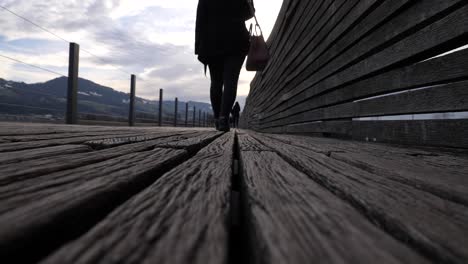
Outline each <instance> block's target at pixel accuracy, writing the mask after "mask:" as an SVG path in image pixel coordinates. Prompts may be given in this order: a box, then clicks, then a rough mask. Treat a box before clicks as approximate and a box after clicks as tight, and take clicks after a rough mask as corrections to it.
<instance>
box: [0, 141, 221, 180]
mask: <svg viewBox="0 0 468 264" xmlns="http://www.w3.org/2000/svg"><path fill="white" fill-rule="evenodd" d="M217 136H218V134H211V136H205V135H202V136H197V137H201V139H200V140H197V139H195V140H193V141H192V142H193V144H195V145H196V146H201V145H203V144H208V143H209V142H210V141H211V140H213V139H214V138H216V137H217ZM180 139H183V140H185V139H186V136H173V137H162V138H157V139H153V140H149V141H144V142H139V143H135V144H128V145H122V146H118V147H115V148H111V149H104V150H99V151H94V152H92V153H77V154H70V155H63V156H56V157H49V158H41V159H36V160H28V161H24V162H19V163H15V164H14V165H10V164H7V165H1V166H0V172H1V174H0V186H1V185H8V184H11V183H12V182H16V181H23V180H24V179H27V178H35V177H40V176H43V175H46V174H48V173H52V172H56V171H60V170H65V169H71V168H76V167H80V166H85V165H88V164H91V163H96V162H101V161H104V160H109V159H113V158H117V157H119V156H123V155H126V154H130V153H134V152H140V151H145V150H148V149H151V148H154V147H157V146H159V145H161V146H163V147H164V145H166V144H167V143H168V142H171V141H177V140H180ZM188 146H190V145H189V144H187V147H188ZM190 150H192V149H190Z"/></svg>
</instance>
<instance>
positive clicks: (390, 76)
mask: <svg viewBox="0 0 468 264" xmlns="http://www.w3.org/2000/svg"><path fill="white" fill-rule="evenodd" d="M467 59H468V50H461V51H458V52H455V53H452V54H449V55H446V56H443V57H439V58H435V59H432V60H428V61H424V62H421V63H417V64H412V65H409V66H406V67H403V68H397V69H395V70H392V71H389V72H386V73H383V74H380V75H376V76H374V77H371V78H368V79H365V80H362V81H359V82H356V83H353V84H351V85H347V86H344V87H341V88H339V89H337V90H333V91H331V92H329V93H325V94H322V95H319V96H315V97H313V98H310V99H309V100H307V101H306V102H303V103H299V104H297V105H293V104H292V102H291V103H290V102H288V105H290V107H289V108H288V109H287V110H285V111H282V112H279V113H277V114H274V113H273V112H271V113H270V114H269V115H268V116H265V117H263V118H262V122H267V123H268V122H270V121H273V120H277V119H282V118H288V117H289V116H292V115H295V114H298V113H302V112H304V111H308V110H313V109H316V108H319V107H324V106H330V105H337V104H339V103H347V102H350V101H354V100H359V99H363V98H368V97H372V96H376V95H383V94H387V93H392V92H398V91H402V90H405V89H410V88H418V87H426V86H431V85H440V84H445V83H449V82H453V81H455V80H463V79H467V78H468V60H467ZM448 93H449V92H448ZM301 96H303V95H301ZM461 98H463V97H461ZM439 101H442V100H439ZM442 102H443V101H442Z"/></svg>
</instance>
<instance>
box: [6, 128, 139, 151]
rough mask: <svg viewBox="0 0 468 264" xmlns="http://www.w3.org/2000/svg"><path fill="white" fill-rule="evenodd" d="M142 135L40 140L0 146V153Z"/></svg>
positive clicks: (107, 135) (116, 134) (118, 134)
mask: <svg viewBox="0 0 468 264" xmlns="http://www.w3.org/2000/svg"><path fill="white" fill-rule="evenodd" d="M141 134H142V133H135V132H125V133H104V134H103V135H101V136H84V137H83V136H81V137H72V138H60V139H50V140H39V141H31V142H12V143H4V144H1V145H0V153H1V152H9V151H18V150H25V149H35V148H45V147H52V146H59V145H65V144H82V143H84V142H86V141H91V140H100V139H107V138H118V137H135V136H140V135H141Z"/></svg>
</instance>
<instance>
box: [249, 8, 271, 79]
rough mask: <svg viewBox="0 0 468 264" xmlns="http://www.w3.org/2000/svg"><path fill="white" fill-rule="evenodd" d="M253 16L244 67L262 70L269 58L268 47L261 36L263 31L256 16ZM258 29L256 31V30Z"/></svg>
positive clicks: (250, 69) (251, 69)
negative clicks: (253, 23) (253, 22)
mask: <svg viewBox="0 0 468 264" xmlns="http://www.w3.org/2000/svg"><path fill="white" fill-rule="evenodd" d="M254 18H255V29H252V26H253V25H252V24H250V30H249V33H250V49H249V53H248V55H247V62H246V69H247V71H262V70H263V69H265V67H266V65H267V64H268V60H269V59H270V53H269V52H268V47H267V44H266V42H265V39H264V38H263V32H262V29H261V28H260V25H259V24H258V21H257V17H256V16H254ZM257 29H258V31H257Z"/></svg>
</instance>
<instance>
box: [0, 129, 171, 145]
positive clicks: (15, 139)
mask: <svg viewBox="0 0 468 264" xmlns="http://www.w3.org/2000/svg"><path fill="white" fill-rule="evenodd" d="M130 132H132V131H130ZM133 132H134V133H135V132H138V131H133ZM118 133H123V134H126V133H129V130H112V131H91V132H88V131H84V132H81V131H75V132H73V131H71V132H64V133H54V134H40V135H25V136H4V137H2V138H3V139H6V140H9V141H11V142H27V141H39V140H52V139H66V138H75V137H92V136H103V135H104V136H106V135H109V134H111V135H115V134H118ZM140 133H142V134H143V133H145V134H146V133H149V132H140ZM156 133H163V132H156ZM153 134H154V133H153Z"/></svg>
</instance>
